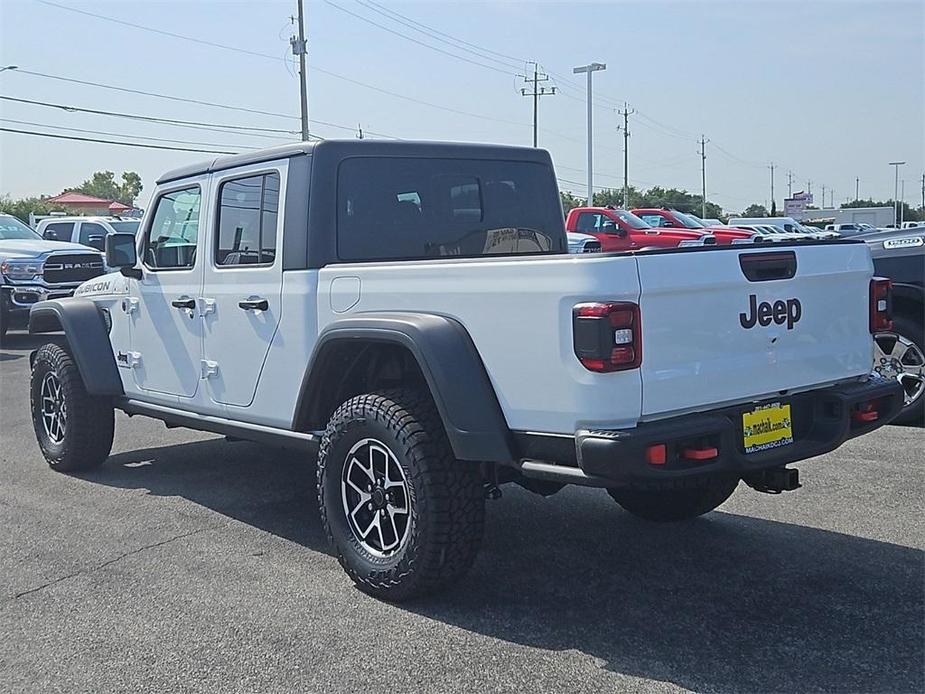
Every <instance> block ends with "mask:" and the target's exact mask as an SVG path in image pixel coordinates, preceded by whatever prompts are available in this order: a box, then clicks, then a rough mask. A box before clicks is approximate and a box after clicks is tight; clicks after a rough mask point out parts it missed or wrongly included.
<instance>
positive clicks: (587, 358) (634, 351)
mask: <svg viewBox="0 0 925 694" xmlns="http://www.w3.org/2000/svg"><path fill="white" fill-rule="evenodd" d="M572 323H573V333H574V343H575V356H577V357H578V360H579V361H580V362H581V363H582V365H583V366H584V367H585V368H586V369H588V370H589V371H599V372H603V373H606V372H609V371H623V370H625V369H635V368H638V367H639V365H640V364H641V363H642V331H641V329H640V325H639V306H638V305H637V304H633V303H630V302H627V301H614V302H606V303H604V302H601V303H588V304H578V305H577V306H575V308H574V309H573V310H572Z"/></svg>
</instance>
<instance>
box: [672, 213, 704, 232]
mask: <svg viewBox="0 0 925 694" xmlns="http://www.w3.org/2000/svg"><path fill="white" fill-rule="evenodd" d="M672 214H673V215H674V216H675V217H677V218H678V219H680V220H681V223H682V224H684V226H686V227H687V228H688V229H704V228H706V224H703V223H701V221H700V220H699V219H694V218H693V217H691V216H690V215H686V214H684V213H683V212H678V211H677V210H672Z"/></svg>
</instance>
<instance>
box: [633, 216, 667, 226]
mask: <svg viewBox="0 0 925 694" xmlns="http://www.w3.org/2000/svg"><path fill="white" fill-rule="evenodd" d="M640 217H642V221H644V222H645V223H646V224H648V225H650V226H653V227H664V226H671V225H669V224H665V220H664V219H662V216H661V215H660V214H643V215H640Z"/></svg>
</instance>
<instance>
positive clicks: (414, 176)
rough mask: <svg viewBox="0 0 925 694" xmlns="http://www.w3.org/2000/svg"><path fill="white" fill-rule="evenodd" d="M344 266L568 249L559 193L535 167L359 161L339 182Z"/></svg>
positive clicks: (348, 163) (343, 167)
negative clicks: (354, 262) (346, 263)
mask: <svg viewBox="0 0 925 694" xmlns="http://www.w3.org/2000/svg"><path fill="white" fill-rule="evenodd" d="M337 205H338V206H337V250H338V256H339V257H340V258H341V259H342V260H397V259H416V258H439V257H451V256H461V257H473V256H483V255H521V254H535V253H564V252H566V251H567V246H566V244H565V234H564V229H563V225H562V214H561V210H560V207H559V204H558V188H557V186H556V184H555V179H554V178H553V176H552V172H551V171H550V170H549V168H548V167H546V166H544V165H543V164H540V163H534V162H509V161H494V160H466V159H424V158H404V157H355V158H351V159H346V160H344V161H343V162H341V164H340V167H339V170H338V180H337Z"/></svg>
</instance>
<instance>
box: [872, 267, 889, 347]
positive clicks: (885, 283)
mask: <svg viewBox="0 0 925 694" xmlns="http://www.w3.org/2000/svg"><path fill="white" fill-rule="evenodd" d="M892 289H893V283H892V282H890V280H888V279H886V278H885V277H874V278H873V279H872V280H871V281H870V332H872V333H879V332H882V331H884V330H892V329H893V301H892V297H891V295H892Z"/></svg>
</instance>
